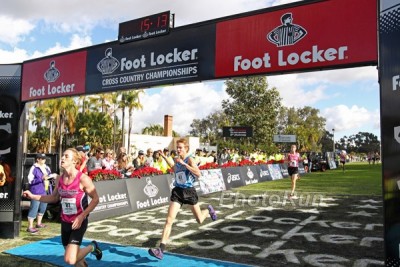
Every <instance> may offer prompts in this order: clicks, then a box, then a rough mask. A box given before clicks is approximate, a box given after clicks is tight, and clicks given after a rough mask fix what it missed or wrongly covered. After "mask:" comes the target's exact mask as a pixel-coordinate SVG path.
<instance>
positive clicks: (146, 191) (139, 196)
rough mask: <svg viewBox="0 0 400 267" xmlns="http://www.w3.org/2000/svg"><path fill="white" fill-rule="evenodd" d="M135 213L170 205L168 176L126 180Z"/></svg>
mask: <svg viewBox="0 0 400 267" xmlns="http://www.w3.org/2000/svg"><path fill="white" fill-rule="evenodd" d="M126 184H127V187H128V192H129V197H130V203H131V205H132V210H133V211H138V210H142V209H149V208H153V207H157V206H160V205H168V203H169V197H170V195H171V194H170V190H169V185H168V179H167V175H158V176H148V177H143V178H141V179H137V178H132V179H126Z"/></svg>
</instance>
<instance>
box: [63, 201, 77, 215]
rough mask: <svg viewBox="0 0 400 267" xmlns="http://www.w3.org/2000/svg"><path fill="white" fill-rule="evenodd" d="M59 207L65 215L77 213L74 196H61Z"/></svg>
mask: <svg viewBox="0 0 400 267" xmlns="http://www.w3.org/2000/svg"><path fill="white" fill-rule="evenodd" d="M61 207H62V210H63V213H64V214H65V215H74V214H77V213H78V209H77V207H76V203H75V198H63V199H62V200H61Z"/></svg>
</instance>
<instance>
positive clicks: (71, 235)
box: [61, 218, 88, 247]
mask: <svg viewBox="0 0 400 267" xmlns="http://www.w3.org/2000/svg"><path fill="white" fill-rule="evenodd" d="M87 226H88V219H87V218H86V219H85V220H84V221H83V222H82V225H81V227H80V228H79V229H76V230H72V223H67V222H63V221H61V241H62V244H63V246H64V247H66V246H68V244H74V245H79V246H80V245H81V244H82V239H83V236H84V235H85V232H86V229H87Z"/></svg>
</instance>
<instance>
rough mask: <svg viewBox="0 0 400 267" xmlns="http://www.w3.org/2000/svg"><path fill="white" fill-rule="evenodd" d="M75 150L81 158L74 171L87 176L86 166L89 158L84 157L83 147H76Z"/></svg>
mask: <svg viewBox="0 0 400 267" xmlns="http://www.w3.org/2000/svg"><path fill="white" fill-rule="evenodd" d="M76 150H77V151H78V152H79V156H80V157H81V160H80V162H78V163H77V165H76V169H77V170H79V171H80V172H82V173H84V174H88V170H87V166H86V164H87V162H88V160H89V157H88V156H87V155H86V153H87V151H86V150H85V147H84V146H77V147H76Z"/></svg>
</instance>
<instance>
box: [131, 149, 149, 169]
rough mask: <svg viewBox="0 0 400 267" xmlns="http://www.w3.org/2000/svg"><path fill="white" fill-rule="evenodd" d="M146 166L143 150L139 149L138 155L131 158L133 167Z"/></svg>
mask: <svg viewBox="0 0 400 267" xmlns="http://www.w3.org/2000/svg"><path fill="white" fill-rule="evenodd" d="M145 166H146V157H145V156H144V152H143V150H139V153H138V156H137V157H136V158H135V159H134V160H133V167H135V169H140V168H143V167H145Z"/></svg>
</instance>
